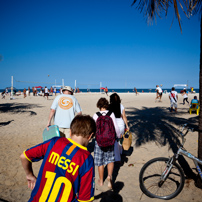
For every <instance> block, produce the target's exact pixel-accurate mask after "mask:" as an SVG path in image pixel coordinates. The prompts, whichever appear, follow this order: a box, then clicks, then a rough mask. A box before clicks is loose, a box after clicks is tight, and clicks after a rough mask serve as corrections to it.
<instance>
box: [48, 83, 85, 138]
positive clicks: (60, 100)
mask: <svg viewBox="0 0 202 202" xmlns="http://www.w3.org/2000/svg"><path fill="white" fill-rule="evenodd" d="M62 93H63V94H61V95H58V96H56V98H55V99H54V101H53V103H52V106H51V111H50V114H49V118H48V124H47V126H46V127H47V130H48V127H49V126H50V125H51V120H52V118H53V117H54V124H55V125H57V126H58V127H59V131H60V135H61V136H66V137H67V138H69V134H70V129H69V128H70V124H71V122H72V120H73V118H74V117H75V113H78V114H82V112H81V107H80V105H79V103H78V101H77V99H76V98H75V97H74V96H73V90H72V88H71V87H70V86H64V88H63V89H62Z"/></svg>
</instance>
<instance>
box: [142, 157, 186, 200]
mask: <svg viewBox="0 0 202 202" xmlns="http://www.w3.org/2000/svg"><path fill="white" fill-rule="evenodd" d="M168 160H169V159H168V158H164V157H159V158H155V159H151V160H150V161H148V162H147V163H146V164H145V165H144V166H143V167H142V169H141V171H140V174H139V182H140V188H141V190H142V192H143V193H144V194H146V195H147V196H149V197H151V198H159V199H165V200H168V199H172V198H174V197H176V196H177V195H178V194H179V193H180V192H181V191H182V189H183V187H184V180H185V178H184V174H183V171H182V169H181V168H180V166H179V165H178V164H177V163H173V164H172V165H173V166H172V169H171V170H170V172H169V173H168V175H167V177H166V179H165V181H162V180H161V176H162V175H163V173H165V171H166V169H168V166H167V162H168Z"/></svg>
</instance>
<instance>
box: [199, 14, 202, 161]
mask: <svg viewBox="0 0 202 202" xmlns="http://www.w3.org/2000/svg"><path fill="white" fill-rule="evenodd" d="M200 41H201V42H200V77H199V87H200V89H199V99H200V112H199V134H198V158H199V159H202V14H201V38H200Z"/></svg>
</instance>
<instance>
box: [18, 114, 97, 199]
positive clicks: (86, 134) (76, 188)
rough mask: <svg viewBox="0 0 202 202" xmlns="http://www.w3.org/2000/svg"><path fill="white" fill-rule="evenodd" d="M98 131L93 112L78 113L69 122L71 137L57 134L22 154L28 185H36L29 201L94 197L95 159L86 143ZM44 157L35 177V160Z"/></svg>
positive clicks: (32, 186) (33, 186)
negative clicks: (33, 167)
mask: <svg viewBox="0 0 202 202" xmlns="http://www.w3.org/2000/svg"><path fill="white" fill-rule="evenodd" d="M95 132H96V125H95V121H94V120H93V119H92V118H91V117H90V116H87V115H77V116H76V117H75V118H74V119H73V121H72V123H71V126H70V138H68V139H67V138H65V137H54V138H52V139H50V140H47V141H45V142H43V143H41V144H39V145H36V146H34V147H32V148H30V149H27V150H26V151H24V152H23V153H22V154H21V156H20V158H21V162H22V166H23V168H24V170H25V173H26V178H27V182H28V187H29V188H31V189H33V191H32V193H31V197H30V199H29V202H31V201H36V202H45V201H49V202H59V201H60V202H70V201H74V202H76V201H93V200H94V175H95V174H94V160H93V157H92V156H91V154H90V152H88V151H87V148H86V147H87V145H88V143H89V141H90V139H91V138H92V136H94V134H95ZM41 159H43V162H42V164H41V168H40V171H39V174H38V177H37V178H36V177H35V175H34V172H33V169H32V162H36V161H39V160H41Z"/></svg>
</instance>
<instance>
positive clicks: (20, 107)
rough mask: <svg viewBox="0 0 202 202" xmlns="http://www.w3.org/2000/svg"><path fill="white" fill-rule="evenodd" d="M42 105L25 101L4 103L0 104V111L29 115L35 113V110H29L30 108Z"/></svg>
mask: <svg viewBox="0 0 202 202" xmlns="http://www.w3.org/2000/svg"><path fill="white" fill-rule="evenodd" d="M41 107H42V106H40V105H36V104H25V103H23V104H22V103H15V102H14V103H6V104H0V113H14V114H16V113H30V115H31V116H33V115H37V113H36V112H34V111H32V110H30V109H32V108H41Z"/></svg>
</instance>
